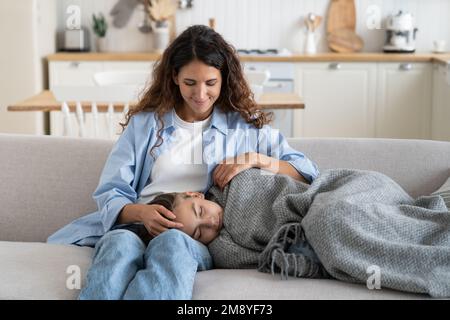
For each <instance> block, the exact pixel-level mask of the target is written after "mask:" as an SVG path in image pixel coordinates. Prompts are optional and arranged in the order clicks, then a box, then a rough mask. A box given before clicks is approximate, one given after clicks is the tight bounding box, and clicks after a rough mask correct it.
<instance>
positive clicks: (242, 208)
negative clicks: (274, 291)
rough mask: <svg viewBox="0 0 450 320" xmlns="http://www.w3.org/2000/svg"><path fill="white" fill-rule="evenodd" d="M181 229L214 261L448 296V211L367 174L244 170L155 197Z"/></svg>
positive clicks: (428, 198) (385, 179) (440, 203)
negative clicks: (303, 178) (226, 179)
mask: <svg viewBox="0 0 450 320" xmlns="http://www.w3.org/2000/svg"><path fill="white" fill-rule="evenodd" d="M151 203H158V204H161V205H163V206H165V207H166V208H167V209H169V210H171V211H172V212H173V213H174V214H175V215H176V219H175V220H176V221H178V222H181V223H182V224H183V228H182V229H181V231H183V232H186V233H187V234H188V235H190V236H191V237H193V238H194V239H197V240H198V241H200V242H202V243H204V244H206V245H207V246H208V249H209V251H210V253H211V256H212V258H213V261H214V264H215V267H216V268H231V269H242V268H257V269H258V270H260V271H262V272H272V273H281V275H282V276H285V277H287V276H294V277H310V278H311V277H312V278H328V277H332V278H335V279H339V280H343V281H347V282H359V283H366V281H367V279H368V277H369V276H370V274H368V273H367V270H369V269H368V268H369V267H371V266H377V267H379V268H380V270H381V274H382V281H381V285H382V286H384V287H386V288H391V289H397V290H401V291H407V292H417V293H428V294H430V295H432V296H435V297H448V296H450V214H449V212H448V210H447V207H446V206H445V203H444V200H443V199H442V198H441V197H440V196H422V197H419V198H418V199H413V198H411V197H410V196H409V195H408V194H407V193H406V192H405V191H404V190H403V189H402V188H401V187H400V186H399V185H398V184H397V183H396V182H394V181H393V180H392V179H390V178H389V177H387V176H385V175H383V174H381V173H378V172H372V171H363V170H351V169H332V170H325V171H324V172H323V173H322V174H321V175H320V176H319V177H318V178H317V179H315V180H314V181H313V182H312V183H311V185H309V184H306V183H303V182H300V181H297V180H295V179H292V178H291V177H289V176H287V175H268V174H261V171H260V169H256V168H252V169H248V170H245V171H243V172H241V173H239V174H238V175H237V176H235V177H234V178H233V179H232V180H231V181H230V183H229V184H227V185H226V187H225V188H224V189H223V190H220V189H219V188H218V187H217V186H213V187H212V188H210V189H209V190H208V192H207V193H206V194H205V195H203V194H201V193H197V192H186V193H169V194H162V195H159V196H157V197H156V198H154V200H153V201H152V202H151Z"/></svg>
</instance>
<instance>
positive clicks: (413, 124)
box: [376, 63, 432, 139]
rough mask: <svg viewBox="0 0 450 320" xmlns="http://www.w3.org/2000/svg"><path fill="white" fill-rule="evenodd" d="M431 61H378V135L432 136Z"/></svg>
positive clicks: (403, 136)
mask: <svg viewBox="0 0 450 320" xmlns="http://www.w3.org/2000/svg"><path fill="white" fill-rule="evenodd" d="M431 71H432V70H431V64H429V63H379V64H378V90H377V92H378V93H377V106H376V110H377V114H376V136H377V137H380V138H400V139H402V138H403V139H429V138H430V121H431V120H430V119H431V101H432V99H431V88H432V83H431V81H432V77H431Z"/></svg>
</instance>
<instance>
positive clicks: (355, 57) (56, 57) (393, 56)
mask: <svg viewBox="0 0 450 320" xmlns="http://www.w3.org/2000/svg"><path fill="white" fill-rule="evenodd" d="M159 57H160V54H158V53H152V52H149V53H132V52H130V53H113V52H110V53H96V52H89V53H66V52H60V53H55V54H51V55H49V56H47V59H48V60H49V61H74V60H76V61H155V60H157V59H159ZM240 58H241V60H242V61H244V62H245V61H247V62H321V61H340V62H438V63H445V64H447V62H448V61H450V52H448V53H440V54H437V53H412V54H404V53H382V52H361V53H332V52H328V53H318V54H312V55H306V54H296V53H294V54H292V55H291V56H250V55H241V56H240Z"/></svg>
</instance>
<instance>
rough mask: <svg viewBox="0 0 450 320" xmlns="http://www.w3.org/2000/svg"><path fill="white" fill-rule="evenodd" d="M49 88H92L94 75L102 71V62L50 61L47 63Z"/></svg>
mask: <svg viewBox="0 0 450 320" xmlns="http://www.w3.org/2000/svg"><path fill="white" fill-rule="evenodd" d="M49 69H50V70H49V74H50V88H51V87H52V86H55V85H59V86H71V85H74V86H77V85H83V86H88V85H92V86H94V85H95V83H94V79H93V76H94V73H96V72H99V71H102V70H103V62H91V61H51V62H50V63H49Z"/></svg>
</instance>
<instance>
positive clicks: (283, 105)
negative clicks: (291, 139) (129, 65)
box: [8, 90, 305, 112]
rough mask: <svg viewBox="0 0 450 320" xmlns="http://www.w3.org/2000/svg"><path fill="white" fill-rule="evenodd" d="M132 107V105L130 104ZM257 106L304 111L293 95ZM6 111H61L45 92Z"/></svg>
mask: <svg viewBox="0 0 450 320" xmlns="http://www.w3.org/2000/svg"><path fill="white" fill-rule="evenodd" d="M68 105H69V108H70V110H71V111H72V112H74V111H75V103H69V104H68ZM131 106H133V104H131ZM258 106H259V107H260V108H261V109H304V108H305V104H304V102H303V99H302V98H301V97H300V96H299V95H297V94H295V93H263V94H262V95H261V97H260V99H259V100H258ZM82 107H83V110H84V111H86V112H90V111H91V103H82ZM123 107H124V106H123V105H120V104H115V105H114V110H115V111H116V112H121V111H122V110H123ZM107 109H108V104H106V103H99V104H98V111H100V112H106V111H107ZM8 111H42V112H50V111H61V103H60V102H58V101H57V100H56V99H55V97H54V95H53V93H52V92H51V91H49V90H45V91H43V92H41V93H39V94H37V95H35V96H33V97H30V98H28V99H26V100H25V101H21V102H18V103H15V104H13V105H10V106H8Z"/></svg>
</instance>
